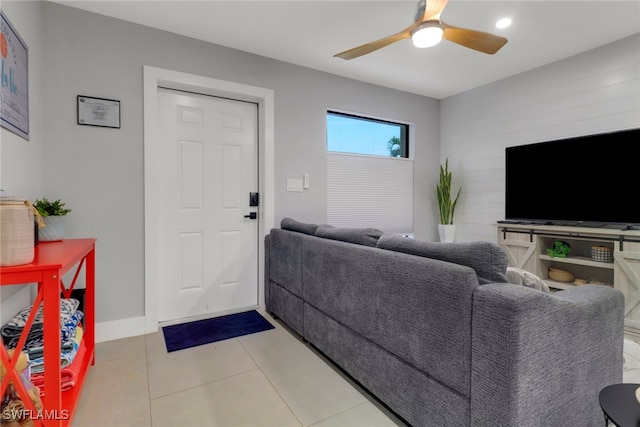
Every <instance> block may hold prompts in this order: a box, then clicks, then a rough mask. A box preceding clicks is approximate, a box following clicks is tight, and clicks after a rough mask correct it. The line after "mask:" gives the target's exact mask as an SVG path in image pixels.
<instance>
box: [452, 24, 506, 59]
mask: <svg viewBox="0 0 640 427" xmlns="http://www.w3.org/2000/svg"><path fill="white" fill-rule="evenodd" d="M442 28H443V29H444V34H443V35H442V38H443V39H445V40H449V41H450V42H454V43H457V44H459V45H461V46H464V47H468V48H469V49H473V50H477V51H480V52H484V53H488V54H490V55H493V54H494V53H496V52H497V51H499V50H500V48H502V46H504V45H505V44H507V39H506V38H504V37H501V36H496V35H494V34H489V33H484V32H482V31H475V30H467V29H465V28H457V27H452V26H450V25H447V24H445V23H444V22H442Z"/></svg>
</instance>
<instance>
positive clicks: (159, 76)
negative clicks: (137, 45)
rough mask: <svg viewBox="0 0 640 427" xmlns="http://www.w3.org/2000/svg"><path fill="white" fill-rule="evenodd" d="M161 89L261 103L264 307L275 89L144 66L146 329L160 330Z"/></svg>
mask: <svg viewBox="0 0 640 427" xmlns="http://www.w3.org/2000/svg"><path fill="white" fill-rule="evenodd" d="M158 87H164V88H169V89H177V90H183V91H189V92H194V93H200V94H203V95H213V96H220V97H225V98H231V99H237V100H239V101H249V102H254V103H257V104H258V188H259V190H258V191H259V192H260V209H259V217H258V303H259V304H260V305H261V306H264V238H265V236H266V235H267V234H268V233H269V231H270V230H271V229H272V228H273V227H274V216H275V210H274V200H275V195H274V189H275V187H274V179H275V178H274V176H275V175H274V172H275V169H274V168H275V163H274V161H275V156H274V128H275V125H274V92H273V90H272V89H266V88H261V87H257V86H249V85H244V84H240V83H235V82H229V81H225V80H218V79H213V78H209V77H204V76H198V75H195V74H188V73H183V72H179V71H173V70H167V69H163V68H156V67H150V66H147V65H145V66H144V67H143V98H144V101H143V102H144V208H145V209H144V249H145V253H144V260H145V261H144V264H145V265H144V290H145V304H144V305H145V307H144V313H145V315H144V317H145V333H153V332H156V331H157V330H158V326H159V325H158V289H157V283H158V275H159V272H158V268H157V266H158V260H159V255H158V244H157V241H158V233H159V230H158V218H157V215H156V213H155V212H157V209H156V208H157V207H158V206H160V200H161V198H162V189H161V188H158V185H157V183H156V181H155V177H157V176H158V174H159V173H160V171H159V170H158V162H157V156H158V153H157V140H158Z"/></svg>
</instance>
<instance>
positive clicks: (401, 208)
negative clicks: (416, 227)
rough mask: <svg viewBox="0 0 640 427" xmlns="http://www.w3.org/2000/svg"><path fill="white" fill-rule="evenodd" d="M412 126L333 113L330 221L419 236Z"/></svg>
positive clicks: (329, 148) (330, 114)
mask: <svg viewBox="0 0 640 427" xmlns="http://www.w3.org/2000/svg"><path fill="white" fill-rule="evenodd" d="M409 130H410V126H409V125H408V124H402V123H393V122H389V121H384V120H377V119H371V118H367V117H358V116H354V115H349V114H344V113H336V112H332V111H329V112H327V222H328V223H329V224H331V225H334V226H337V227H375V228H379V229H381V230H383V231H385V232H391V233H411V232H413V161H412V160H411V159H409V138H408V135H409Z"/></svg>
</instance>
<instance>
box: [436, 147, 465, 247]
mask: <svg viewBox="0 0 640 427" xmlns="http://www.w3.org/2000/svg"><path fill="white" fill-rule="evenodd" d="M461 190H462V187H460V188H459V189H458V193H457V194H456V197H455V198H452V197H451V196H452V194H451V172H450V171H449V159H446V161H445V164H444V167H442V165H440V182H439V183H438V185H436V195H437V197H438V209H439V211H440V224H438V232H439V233H440V241H441V242H453V238H454V235H455V230H456V228H455V225H453V214H454V212H455V209H456V204H457V203H458V197H460V191H461Z"/></svg>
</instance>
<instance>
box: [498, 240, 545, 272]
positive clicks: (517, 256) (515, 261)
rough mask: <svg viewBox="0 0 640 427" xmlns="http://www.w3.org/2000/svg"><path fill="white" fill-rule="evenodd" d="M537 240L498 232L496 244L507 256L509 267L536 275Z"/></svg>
mask: <svg viewBox="0 0 640 427" xmlns="http://www.w3.org/2000/svg"><path fill="white" fill-rule="evenodd" d="M536 242H537V239H536V238H535V237H533V239H532V238H531V235H529V234H524V233H503V232H502V231H498V243H499V244H500V246H501V247H502V249H503V250H504V251H505V253H506V254H507V258H508V260H509V266H511V267H518V268H522V269H524V270H527V271H531V272H534V273H536V274H538V273H539V272H538V256H537V250H536V248H537V243H536Z"/></svg>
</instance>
